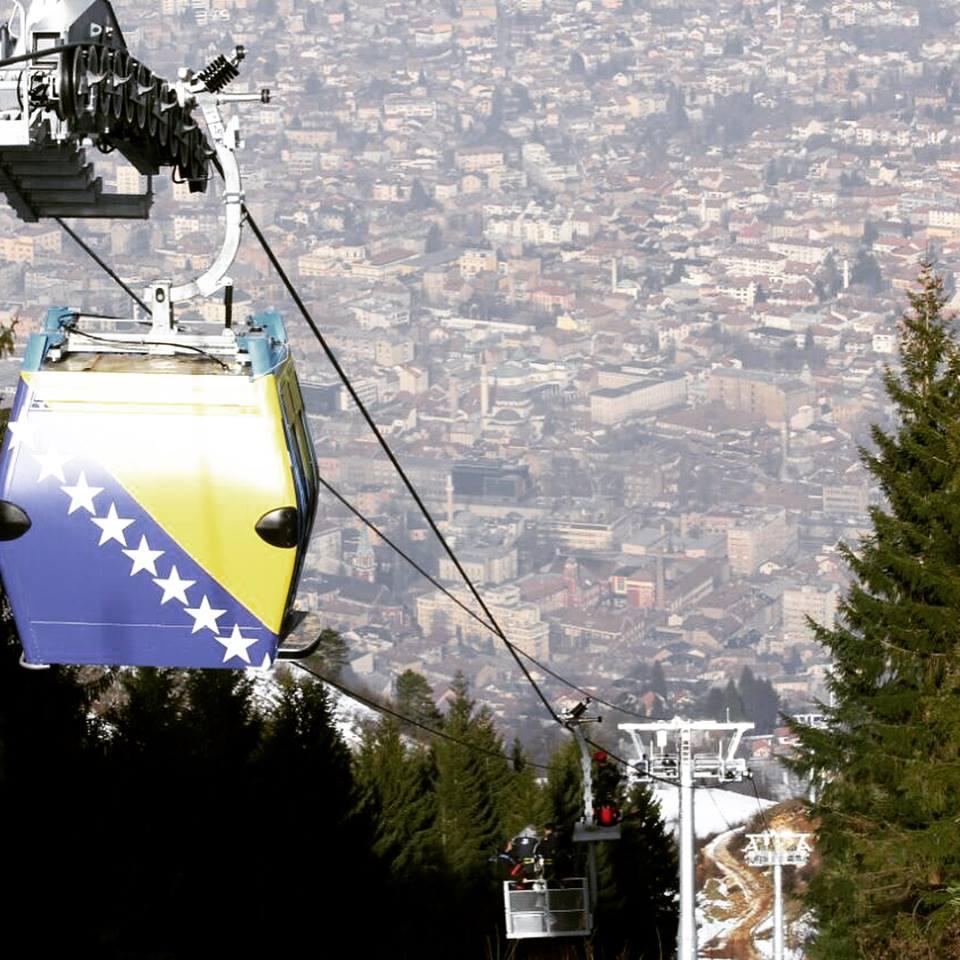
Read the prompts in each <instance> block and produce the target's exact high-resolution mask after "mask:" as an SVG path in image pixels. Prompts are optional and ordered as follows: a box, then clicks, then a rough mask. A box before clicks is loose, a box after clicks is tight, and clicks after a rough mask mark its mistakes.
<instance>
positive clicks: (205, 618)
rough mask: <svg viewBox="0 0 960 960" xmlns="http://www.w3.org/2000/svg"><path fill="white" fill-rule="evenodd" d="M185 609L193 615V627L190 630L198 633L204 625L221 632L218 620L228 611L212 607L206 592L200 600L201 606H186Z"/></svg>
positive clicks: (215, 631)
mask: <svg viewBox="0 0 960 960" xmlns="http://www.w3.org/2000/svg"><path fill="white" fill-rule="evenodd" d="M183 609H184V610H186V611H187V613H189V614H190V616H191V617H193V629H192V630H191V631H190V632H191V633H196V632H197V631H198V630H202V629H203V628H204V627H206V628H207V629H208V630H212V631H213V632H214V633H219V632H220V628H219V627H218V626H217V621H218V620H219V619H220V618H221V617H222V616H223V615H224V614H225V613H226V612H227V611H226V610H215V609H214V608H213V607H211V606H210V601H209V600H208V599H207V597H206V594H204V597H203V599H202V600H201V601H200V606H199V607H184V608H183Z"/></svg>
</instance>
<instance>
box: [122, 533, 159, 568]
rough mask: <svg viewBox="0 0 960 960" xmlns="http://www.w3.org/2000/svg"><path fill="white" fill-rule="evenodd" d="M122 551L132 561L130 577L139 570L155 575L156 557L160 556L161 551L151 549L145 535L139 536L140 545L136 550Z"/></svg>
mask: <svg viewBox="0 0 960 960" xmlns="http://www.w3.org/2000/svg"><path fill="white" fill-rule="evenodd" d="M123 552H124V553H125V554H126V555H127V556H128V557H129V558H130V559H131V560H132V561H133V566H132V567H131V569H130V576H131V577H132V576H133V575H134V574H135V573H139V572H140V571H141V570H146V571H147V572H148V573H152V574H153V575H154V576H156V575H157V557H162V556H163V551H162V550H151V549H150V544H149V543H147V538H146V537H144V536H141V537H140V546H138V547H137V549H136V550H124V551H123Z"/></svg>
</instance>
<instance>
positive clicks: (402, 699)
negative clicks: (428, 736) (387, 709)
mask: <svg viewBox="0 0 960 960" xmlns="http://www.w3.org/2000/svg"><path fill="white" fill-rule="evenodd" d="M395 689H396V697H395V700H396V705H397V713H399V714H401V715H402V716H404V717H408V718H409V719H410V720H415V721H416V722H417V723H422V724H424V725H426V726H428V727H437V726H439V725H440V720H441V715H440V711H439V710H438V709H437V705H436V703H435V702H434V696H433V690H432V689H431V688H430V684H429V683H428V682H427V678H426V677H424V676H423V674H421V673H417V671H416V670H404V671H403V673H401V674H400V676H399V677H397V680H396V687H395Z"/></svg>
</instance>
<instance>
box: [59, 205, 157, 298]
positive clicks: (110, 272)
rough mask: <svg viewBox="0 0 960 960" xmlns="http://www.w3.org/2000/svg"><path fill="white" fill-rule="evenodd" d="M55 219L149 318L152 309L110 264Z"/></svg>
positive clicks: (60, 221)
mask: <svg viewBox="0 0 960 960" xmlns="http://www.w3.org/2000/svg"><path fill="white" fill-rule="evenodd" d="M53 219H54V220H56V221H57V223H59V224H60V226H61V228H62V229H63V230H64V231H65V232H66V233H67V235H68V236H69V237H70V238H71V239H72V240H73V242H74V243H76V244H77V245H78V246H79V247H81V249H82V250H83V251H84V252H85V253H86V254H87V255H88V256H89V257H90V258H91V259H92V260H93V261H94V262H95V263H96V264H97V266H99V267H100V269H101V270H103V272H104V273H106V275H107V276H108V277H110V279H111V280H113V282H114V283H116V284H117V286H119V287H121V288H122V290H123V292H124V293H126V295H127V296H128V297H130V299H131V300H133V301H134V303H136V304H138V305H139V307H140V309H141V310H143V312H144V313H146V314H147V316H149V315H150V308H149V307H148V306H147V305H146V304H145V303H144V302H143V300H141V299H140V298H139V297H138V296H137V295H136V294H135V293H134V292H133V290H131V289H130V287H128V286H127V285H126V284H125V283H124V282H123V280H121V279H120V277H119V276H118V275H117V274H116V273H115V272H114V270H113V269H112V268H111V267H110V266H109V264H107V263H105V262H104V261H103V260H102V259H101V258H100V256H99V254H97V252H96V251H95V250H93V249H92V248H91V247H90V246H88V245H87V244H86V243H85V242H84V241H83V240H82V239H81V238H80V236H79V234H77V233H76V231H74V230H72V229H71V228H70V227H68V226H67V224H66V223H64V222H63V219H62V218H61V217H54V218H53Z"/></svg>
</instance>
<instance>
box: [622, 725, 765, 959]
mask: <svg viewBox="0 0 960 960" xmlns="http://www.w3.org/2000/svg"><path fill="white" fill-rule="evenodd" d="M619 727H620V729H621V730H625V731H626V732H627V733H629V734H630V738H631V740H632V741H633V746H634V749H635V750H636V751H637V756H638V762H637V764H636V766H635V769H636V771H637V774H638V777H639V778H640V779H641V780H644V779H646V780H661V781H663V780H666V781H668V782H670V781H673V782H675V783H676V784H677V785H678V786H679V788H680V816H679V821H680V822H679V829H680V851H679V857H678V859H679V861H680V929H679V934H680V935H679V937H678V939H677V960H697V922H696V913H695V908H696V882H695V870H694V868H695V855H694V837H695V836H696V834H695V832H694V816H693V812H694V803H693V790H694V785H695V783H696V781H713V782H717V783H735V782H737V781H740V780H743V779H744V778H745V777H749V776H750V772H749V770H747V762H746V760H744V759H742V758H738V757H737V756H736V753H737V750H738V749H739V747H740V741H741V739H742V737H743V735H744V733H746V732H747V731H748V730H752V729H753V724H752V723H718V722H717V721H715V720H685V719H684V718H682V717H674V718H673V720H669V721H651V722H648V723H621V724H619ZM694 734H700V736H699V737H698V738H697V740H698V741H699V742H700V743H702V742H703V741H704V740H705V739H707V738H708V737H710V736H711V735H713V736H714V737H715V738H716V749H715V750H710V751H703V750H695V738H694ZM724 734H730V736H729V738H728V739H726V741H725V740H724V736H723V735H724ZM645 738H646V739H645Z"/></svg>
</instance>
